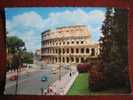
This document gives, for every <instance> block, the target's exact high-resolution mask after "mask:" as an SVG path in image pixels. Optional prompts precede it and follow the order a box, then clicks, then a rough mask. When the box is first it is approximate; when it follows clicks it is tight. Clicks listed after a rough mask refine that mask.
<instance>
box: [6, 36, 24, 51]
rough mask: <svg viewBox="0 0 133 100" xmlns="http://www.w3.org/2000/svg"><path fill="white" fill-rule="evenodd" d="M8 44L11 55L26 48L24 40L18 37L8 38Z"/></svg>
mask: <svg viewBox="0 0 133 100" xmlns="http://www.w3.org/2000/svg"><path fill="white" fill-rule="evenodd" d="M6 44H7V48H8V51H9V53H15V52H17V51H18V50H22V47H24V46H25V43H24V42H23V40H22V39H20V38H18V37H17V36H7V39H6Z"/></svg>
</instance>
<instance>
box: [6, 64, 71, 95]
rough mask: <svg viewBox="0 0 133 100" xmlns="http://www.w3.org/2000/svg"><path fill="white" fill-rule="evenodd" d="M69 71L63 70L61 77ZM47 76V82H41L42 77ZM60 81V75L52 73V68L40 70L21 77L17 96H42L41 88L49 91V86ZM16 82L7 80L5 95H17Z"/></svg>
mask: <svg viewBox="0 0 133 100" xmlns="http://www.w3.org/2000/svg"><path fill="white" fill-rule="evenodd" d="M68 71H69V70H68V69H65V68H61V76H64V75H65V74H66V73H67V72H68ZM44 75H45V76H47V77H48V80H47V81H41V77H42V76H44ZM58 79H59V73H56V74H55V73H52V66H47V67H45V68H44V69H38V70H36V71H33V72H30V73H29V74H22V75H19V78H18V80H19V81H18V89H17V94H20V95H41V88H43V89H47V87H48V86H49V84H52V83H54V82H55V81H56V80H58ZM15 88H16V81H11V80H9V79H7V80H6V89H5V94H7V95H16V94H15Z"/></svg>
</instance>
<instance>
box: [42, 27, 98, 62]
mask: <svg viewBox="0 0 133 100" xmlns="http://www.w3.org/2000/svg"><path fill="white" fill-rule="evenodd" d="M41 49H42V52H41V53H42V54H41V56H42V61H43V62H44V63H46V64H47V63H50V64H56V63H65V64H67V63H75V64H78V63H83V62H84V61H86V60H88V59H90V60H91V59H94V58H97V57H98V55H99V45H98V44H96V43H93V42H92V40H91V33H90V32H89V30H88V29H87V28H86V26H84V25H76V26H68V27H60V28H57V29H55V30H47V31H45V32H43V33H42V48H41Z"/></svg>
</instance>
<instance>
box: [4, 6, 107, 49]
mask: <svg viewBox="0 0 133 100" xmlns="http://www.w3.org/2000/svg"><path fill="white" fill-rule="evenodd" d="M104 19H105V12H104V11H102V10H92V11H89V12H87V11H84V10H83V9H80V8H78V9H75V10H65V11H62V12H52V11H51V12H50V13H49V14H48V17H47V18H44V17H43V16H42V15H41V14H38V13H37V12H35V11H29V12H25V13H22V14H18V15H16V16H13V17H12V19H10V20H9V19H8V20H7V21H6V28H7V31H8V32H9V33H10V35H17V36H19V37H20V38H22V39H23V40H24V41H25V42H26V46H27V48H28V50H33V51H34V50H36V49H37V48H40V47H41V36H40V34H41V32H42V31H45V30H47V29H55V28H57V27H62V26H69V25H86V26H87V27H88V29H89V30H90V31H91V33H92V39H93V40H94V41H97V40H98V37H99V36H100V29H99V27H100V26H101V24H102V21H103V20H104Z"/></svg>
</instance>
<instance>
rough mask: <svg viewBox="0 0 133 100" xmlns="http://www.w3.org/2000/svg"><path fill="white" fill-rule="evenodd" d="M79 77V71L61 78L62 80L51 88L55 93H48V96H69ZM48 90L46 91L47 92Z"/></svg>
mask: <svg viewBox="0 0 133 100" xmlns="http://www.w3.org/2000/svg"><path fill="white" fill-rule="evenodd" d="M77 76H78V72H77V71H73V72H71V76H70V73H67V74H66V75H65V76H63V77H62V78H61V80H57V81H56V82H55V83H54V84H52V86H50V88H51V89H52V91H53V92H50V93H47V94H46V95H65V94H67V92H68V90H69V89H70V87H71V86H72V84H73V82H74V80H75V79H76V77H77ZM46 91H47V90H45V92H46Z"/></svg>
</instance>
